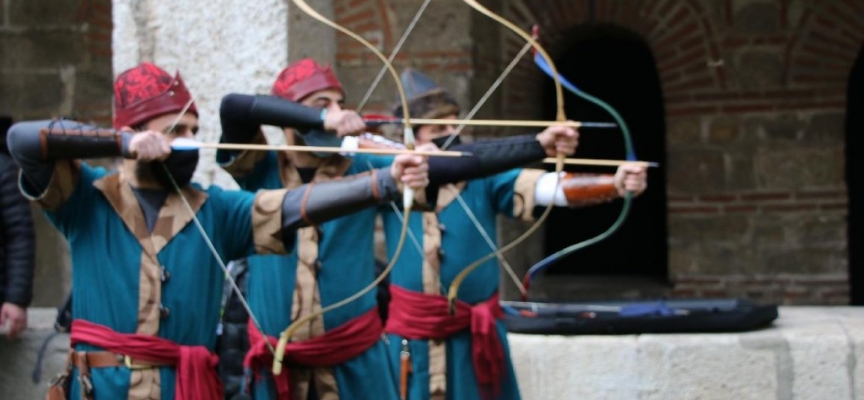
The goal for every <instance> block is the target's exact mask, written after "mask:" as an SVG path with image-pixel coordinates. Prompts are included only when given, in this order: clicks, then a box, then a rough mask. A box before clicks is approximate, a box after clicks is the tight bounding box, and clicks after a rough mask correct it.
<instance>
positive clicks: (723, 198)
mask: <svg viewBox="0 0 864 400" xmlns="http://www.w3.org/2000/svg"><path fill="white" fill-rule="evenodd" d="M737 199H738V196H736V195H730V194H727V195H707V196H699V200H700V201H710V202H719V203H728V202H731V201H735V200H737Z"/></svg>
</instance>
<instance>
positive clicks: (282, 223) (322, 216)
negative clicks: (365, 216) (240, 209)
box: [251, 168, 401, 254]
mask: <svg viewBox="0 0 864 400" xmlns="http://www.w3.org/2000/svg"><path fill="white" fill-rule="evenodd" d="M400 196H401V192H400V191H399V188H398V186H397V185H396V181H395V180H394V179H393V177H392V176H391V175H390V168H379V169H374V170H372V171H370V172H369V173H363V174H357V175H352V176H350V177H347V178H343V179H338V180H334V181H330V182H319V183H308V184H305V185H302V186H298V187H297V188H294V189H278V190H262V191H259V192H258V193H257V194H256V195H255V200H254V203H253V205H252V218H251V224H252V232H253V241H254V248H255V252H256V253H258V254H282V253H286V252H290V251H293V250H294V249H293V246H294V243H296V235H297V230H298V229H300V228H303V227H307V226H311V225H317V224H321V223H324V222H327V221H330V220H333V219H336V218H340V217H343V216H345V215H348V214H351V213H354V212H357V211H360V210H363V209H366V208H369V207H374V206H377V205H381V204H384V203H386V202H389V201H393V200H396V199H398V198H400Z"/></svg>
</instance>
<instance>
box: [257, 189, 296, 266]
mask: <svg viewBox="0 0 864 400" xmlns="http://www.w3.org/2000/svg"><path fill="white" fill-rule="evenodd" d="M287 192H288V189H279V190H262V191H260V192H258V194H257V195H255V203H254V204H253V205H252V232H253V236H254V241H255V252H256V253H258V254H285V253H286V251H285V245H284V244H283V243H282V200H284V199H285V194H286V193H287Z"/></svg>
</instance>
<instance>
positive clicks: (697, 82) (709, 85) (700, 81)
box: [666, 76, 714, 92]
mask: <svg viewBox="0 0 864 400" xmlns="http://www.w3.org/2000/svg"><path fill="white" fill-rule="evenodd" d="M713 83H714V79H713V78H711V77H710V76H706V77H701V78H697V79H692V80H689V81H684V82H682V83H679V84H675V85H670V86H669V87H668V88H666V91H667V92H681V91H685V90H690V89H713V88H714V85H713Z"/></svg>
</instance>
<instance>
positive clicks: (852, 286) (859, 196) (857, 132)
mask: <svg viewBox="0 0 864 400" xmlns="http://www.w3.org/2000/svg"><path fill="white" fill-rule="evenodd" d="M861 110H864V47H862V48H861V50H860V51H859V52H858V57H857V58H856V59H855V64H853V66H852V71H851V72H850V73H849V86H848V88H847V93H846V187H847V190H848V196H849V216H848V225H847V226H848V238H847V246H848V248H849V300H850V303H851V304H852V305H859V306H860V305H864V250H862V246H864V207H862V202H864V186H862V185H861V181H862V179H864V158H862V157H861V154H860V153H859V152H860V150H861V149H862V148H864V113H862V112H861Z"/></svg>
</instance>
